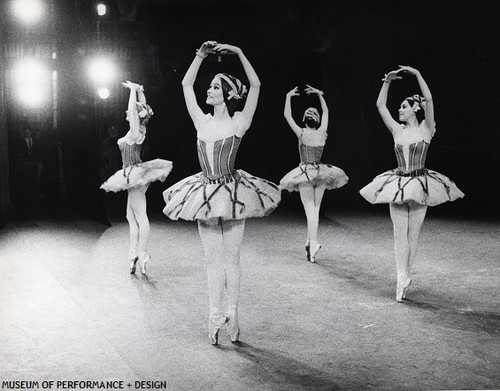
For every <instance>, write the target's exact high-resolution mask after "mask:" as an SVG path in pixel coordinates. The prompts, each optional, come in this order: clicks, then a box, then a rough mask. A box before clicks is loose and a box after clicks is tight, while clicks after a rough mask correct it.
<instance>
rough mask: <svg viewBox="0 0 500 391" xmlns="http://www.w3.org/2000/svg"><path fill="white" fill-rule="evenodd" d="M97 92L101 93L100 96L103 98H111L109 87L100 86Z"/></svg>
mask: <svg viewBox="0 0 500 391" xmlns="http://www.w3.org/2000/svg"><path fill="white" fill-rule="evenodd" d="M97 93H98V94H99V98H101V99H108V98H109V89H107V88H106V87H100V88H99V89H98V90H97Z"/></svg>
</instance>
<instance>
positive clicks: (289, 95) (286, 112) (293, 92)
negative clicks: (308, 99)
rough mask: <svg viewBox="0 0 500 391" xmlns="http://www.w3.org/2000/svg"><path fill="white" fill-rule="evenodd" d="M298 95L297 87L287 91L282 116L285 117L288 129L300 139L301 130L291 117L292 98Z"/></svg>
mask: <svg viewBox="0 0 500 391" xmlns="http://www.w3.org/2000/svg"><path fill="white" fill-rule="evenodd" d="M298 95H300V94H299V87H295V88H293V89H291V90H290V91H288V93H287V94H286V97H285V110H284V113H283V115H284V116H285V119H286V122H288V125H289V126H290V128H291V129H292V130H293V132H294V133H295V134H296V135H297V137H300V134H301V133H302V128H301V127H300V126H299V125H297V122H295V120H294V119H293V116H292V102H291V100H292V96H298Z"/></svg>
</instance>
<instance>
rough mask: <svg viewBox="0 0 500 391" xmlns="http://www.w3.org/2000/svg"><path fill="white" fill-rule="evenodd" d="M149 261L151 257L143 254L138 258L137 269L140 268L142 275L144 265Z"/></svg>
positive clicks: (144, 271)
mask: <svg viewBox="0 0 500 391" xmlns="http://www.w3.org/2000/svg"><path fill="white" fill-rule="evenodd" d="M150 259H151V256H150V255H149V254H146V253H144V254H143V255H141V256H140V257H139V267H140V268H141V273H142V274H143V275H146V264H147V263H148V262H149V260H150Z"/></svg>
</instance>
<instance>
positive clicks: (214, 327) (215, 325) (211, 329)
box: [208, 311, 227, 345]
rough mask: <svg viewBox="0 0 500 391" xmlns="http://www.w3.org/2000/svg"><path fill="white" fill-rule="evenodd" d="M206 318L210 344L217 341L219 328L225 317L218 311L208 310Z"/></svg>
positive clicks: (224, 322) (225, 321) (222, 324)
mask: <svg viewBox="0 0 500 391" xmlns="http://www.w3.org/2000/svg"><path fill="white" fill-rule="evenodd" d="M210 312H211V313H210V317H209V319H208V339H209V341H210V343H211V344H212V345H217V343H218V342H219V330H220V328H221V327H222V326H224V325H225V324H226V323H227V317H226V316H225V315H221V314H220V312H218V311H210Z"/></svg>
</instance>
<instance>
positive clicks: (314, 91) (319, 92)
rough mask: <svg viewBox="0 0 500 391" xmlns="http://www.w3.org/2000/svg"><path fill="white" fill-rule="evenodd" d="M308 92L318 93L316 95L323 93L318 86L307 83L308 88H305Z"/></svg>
mask: <svg viewBox="0 0 500 391" xmlns="http://www.w3.org/2000/svg"><path fill="white" fill-rule="evenodd" d="M304 91H305V92H306V94H316V95H323V91H321V90H318V89H317V88H314V87H312V86H310V85H309V84H306V88H305V90H304Z"/></svg>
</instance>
